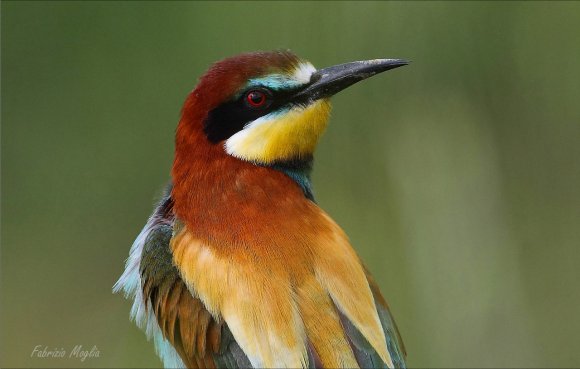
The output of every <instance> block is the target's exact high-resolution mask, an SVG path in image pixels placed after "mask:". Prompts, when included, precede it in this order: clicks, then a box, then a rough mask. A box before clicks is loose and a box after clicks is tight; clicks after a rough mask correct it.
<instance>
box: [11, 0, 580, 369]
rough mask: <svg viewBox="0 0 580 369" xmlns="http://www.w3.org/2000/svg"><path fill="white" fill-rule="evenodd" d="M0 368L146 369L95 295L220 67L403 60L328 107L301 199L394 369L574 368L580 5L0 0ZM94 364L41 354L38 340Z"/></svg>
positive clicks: (137, 338)
mask: <svg viewBox="0 0 580 369" xmlns="http://www.w3.org/2000/svg"><path fill="white" fill-rule="evenodd" d="M1 11H2V18H1V22H2V29H1V30H2V39H1V41H2V76H1V77H2V91H1V92H2V142H1V144H2V209H1V210H2V250H1V278H2V285H1V288H2V289H1V293H2V295H1V298H2V305H1V309H2V310H1V324H2V326H1V339H2V341H1V351H0V358H1V359H0V366H2V367H7V366H8V367H24V366H34V367H151V366H160V365H161V364H160V362H159V361H158V359H157V358H156V356H155V354H154V351H153V347H152V344H151V343H150V342H147V341H146V339H145V336H144V334H142V332H140V331H139V330H138V328H136V327H135V326H134V325H133V324H132V323H130V322H129V319H128V315H129V309H130V303H129V302H128V301H126V300H124V299H123V298H122V296H120V295H112V293H111V286H112V285H113V283H114V282H115V280H116V279H117V278H118V276H119V275H120V274H121V272H122V270H123V263H124V260H125V258H126V257H127V255H128V251H129V247H130V245H131V243H132V241H133V239H134V238H135V236H136V235H137V233H138V232H139V230H140V229H141V227H142V226H143V224H144V223H145V221H146V219H147V217H148V215H149V214H150V212H151V209H152V205H153V203H154V199H155V198H156V197H157V196H158V194H159V192H160V189H161V188H162V186H163V184H164V183H165V182H166V181H167V180H168V178H169V170H170V166H171V163H172V156H173V135H174V129H175V126H176V123H177V119H178V114H179V111H180V108H181V104H182V102H183V100H184V98H185V96H186V94H187V93H188V92H189V91H190V90H191V89H192V88H193V87H194V86H195V84H196V81H197V78H198V77H199V76H200V74H202V73H203V72H204V71H205V70H206V69H207V67H208V66H209V65H210V64H211V63H212V62H213V61H216V60H218V59H221V58H224V57H226V56H230V55H234V54H237V53H240V52H243V51H252V50H258V49H262V50H269V49H277V48H290V49H292V50H293V51H295V52H296V53H297V54H299V55H301V56H303V57H305V58H307V59H309V60H310V61H311V62H312V63H314V64H315V65H316V66H319V67H322V66H328V65H332V64H336V63H342V62H347V61H352V60H359V59H367V58H377V57H397V58H407V59H410V60H412V61H413V63H412V65H411V66H409V67H405V68H401V69H397V70H396V71H392V72H389V73H387V74H385V75H381V76H379V77H375V78H373V79H371V80H369V81H366V82H364V83H361V84H360V85H357V86H355V87H353V88H351V89H349V90H347V91H345V92H343V93H341V94H339V95H338V96H337V97H336V98H334V110H333V118H332V121H331V125H330V127H329V130H328V132H327V134H326V135H325V137H324V139H323V140H322V142H321V145H320V147H319V150H318V153H317V154H318V156H317V162H316V167H315V173H314V184H315V191H316V195H317V199H318V201H319V203H320V204H321V206H322V207H323V208H324V209H326V210H327V211H328V212H329V213H330V214H331V215H332V216H333V217H334V218H335V219H336V220H337V221H338V223H339V224H341V225H342V226H343V228H344V229H345V230H346V232H347V233H348V234H349V235H350V237H351V239H352V242H353V244H354V245H355V247H356V249H357V250H358V252H359V253H360V255H361V256H362V258H363V259H364V260H365V261H366V263H367V264H368V265H369V267H370V269H371V270H372V272H373V273H374V274H375V276H376V278H377V280H378V281H379V283H380V285H381V288H382V290H383V293H384V294H385V295H386V297H387V298H388V300H389V301H390V303H391V305H392V310H393V311H394V314H395V317H396V319H397V322H398V324H399V327H400V329H401V331H402V334H403V337H404V339H405V342H406V345H407V348H408V351H409V357H408V363H409V365H410V366H412V367H496V366H502V367H505V366H511V367H528V366H530V367H556V366H558V367H578V366H580V350H579V348H580V318H579V313H580V307H579V306H580V283H579V281H580V272H579V267H580V250H579V248H580V163H579V159H580V68H579V67H578V65H579V60H580V46H579V45H580V3H578V2H562V3H548V2H532V3H525V2H510V3H498V2H489V3H487V2H409V3H403V2H320V3H309V2H287V3H286V2H284V3H282V2H278V3H267V2H235V3H234V2H229V3H214V2H195V3H190V2H177V3H169V2H144V3H138V2H130V3H123V2H118V3H117V2H103V3H96V2H95V3H87V2H62V3H59V2H48V3H36V2H24V3H19V2H7V1H4V2H2V8H1ZM78 344H81V345H83V347H84V348H85V349H90V348H91V347H92V346H93V345H96V346H97V348H98V349H99V351H100V357H99V358H93V359H87V360H86V361H84V362H81V361H79V360H77V359H39V358H35V357H31V353H32V350H33V348H34V347H35V346H36V345H41V346H42V347H44V346H48V347H49V349H54V348H57V349H61V348H63V349H65V350H67V351H70V350H71V348H72V347H74V346H75V345H78Z"/></svg>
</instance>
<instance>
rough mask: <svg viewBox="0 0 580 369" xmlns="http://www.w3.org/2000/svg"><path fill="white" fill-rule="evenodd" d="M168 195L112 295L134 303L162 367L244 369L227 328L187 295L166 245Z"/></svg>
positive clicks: (170, 224) (170, 213) (169, 225)
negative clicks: (122, 293) (123, 295)
mask: <svg viewBox="0 0 580 369" xmlns="http://www.w3.org/2000/svg"><path fill="white" fill-rule="evenodd" d="M169 193H170V189H168V190H167V191H166V195H165V196H164V198H163V199H162V200H161V202H160V203H159V204H158V206H157V208H156V210H155V212H154V214H153V215H152V216H151V218H150V220H149V222H148V223H147V225H146V226H145V229H144V230H143V232H142V233H141V235H140V236H139V237H138V239H137V240H136V243H135V245H134V247H132V249H131V255H130V258H129V259H128V261H127V266H126V271H125V273H124V274H123V276H122V277H121V279H119V282H117V284H116V285H115V287H114V291H115V292H117V291H120V290H121V289H123V290H124V291H125V293H126V295H127V297H132V298H134V299H135V301H134V306H133V309H132V311H133V314H134V317H135V318H136V319H137V322H138V324H139V326H141V327H143V328H145V327H146V328H147V332H148V334H150V335H151V336H153V337H154V338H155V343H156V346H157V350H158V353H159V354H160V356H161V357H162V358H163V359H164V362H165V366H166V367H176V366H185V367H188V368H215V367H216V364H217V363H227V365H226V367H228V368H248V367H250V365H249V361H248V359H247V358H246V356H245V355H244V353H243V352H242V350H241V349H240V347H239V345H237V343H236V342H235V340H234V338H233V336H232V335H231V333H230V332H229V329H228V327H227V325H226V324H225V323H224V322H223V321H216V320H215V319H214V318H213V317H212V316H211V314H210V313H209V312H208V310H207V309H206V308H205V306H204V305H203V303H202V302H201V300H200V299H199V298H196V297H194V296H193V295H192V294H191V292H190V291H189V289H188V288H187V286H186V285H185V283H184V281H183V280H182V278H181V276H180V273H179V270H178V269H177V267H176V266H175V265H174V263H173V256H172V253H171V249H170V246H169V244H170V241H171V238H172V235H173V225H174V220H175V218H174V215H173V211H172V209H173V201H172V199H171V197H170V195H169ZM136 281H138V282H137V283H136ZM169 344H170V345H171V346H172V347H173V348H171V346H169ZM168 350H174V351H175V352H176V353H177V355H179V357H180V358H181V362H179V360H174V359H171V358H172V354H171V353H170V352H168ZM169 359H171V360H169ZM220 366H221V365H220Z"/></svg>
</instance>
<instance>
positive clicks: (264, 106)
mask: <svg viewBox="0 0 580 369" xmlns="http://www.w3.org/2000/svg"><path fill="white" fill-rule="evenodd" d="M406 64H407V62H405V61H404V60H399V59H376V60H368V61H357V62H352V63H346V64H341V65H336V66H333V67H330V68H324V69H320V70H316V69H315V68H314V67H313V66H312V64H310V63H309V62H307V61H305V60H302V59H299V58H298V57H297V56H295V55H294V54H292V53H290V52H286V51H275V52H256V53H247V54H242V55H238V56H236V57H232V58H228V59H225V60H222V61H219V62H217V63H215V64H214V65H213V66H211V67H210V69H209V70H208V71H207V72H206V73H205V75H203V76H202V77H201V79H200V81H199V83H198V85H197V87H196V88H195V89H194V90H193V91H192V92H191V93H190V94H189V96H188V97H187V99H186V101H185V105H184V107H183V110H182V113H181V119H180V121H179V124H178V127H177V132H176V139H175V159H174V162H173V168H172V171H171V176H172V182H171V184H170V185H169V186H168V188H167V190H166V193H165V195H164V196H163V198H162V200H161V201H160V202H159V204H158V205H157V208H156V209H155V211H154V213H153V215H152V216H151V217H150V218H149V221H148V222H147V224H146V225H145V227H144V228H143V230H142V231H141V233H140V234H139V236H138V237H137V239H136V240H135V243H134V244H133V246H132V247H131V251H130V255H129V258H128V259H127V263H126V268H125V272H124V273H123V275H122V276H121V278H120V279H119V281H118V282H117V283H116V285H115V287H114V290H115V291H119V290H124V292H125V294H126V296H128V297H130V298H132V299H134V302H133V308H132V310H131V316H132V318H134V319H135V320H136V322H137V324H138V325H139V326H140V327H142V328H144V329H145V330H146V332H147V335H148V336H149V337H153V339H154V342H155V346H156V349H157V352H158V354H159V356H160V357H161V359H162V360H163V362H164V365H165V366H166V367H189V368H202V367H209V368H213V367H227V368H249V367H254V368H262V367H268V368H282V367H284V368H306V367H311V368H357V367H361V368H362V367H365V368H368V367H373V368H379V367H381V368H382V367H389V368H392V367H404V366H405V361H404V359H405V355H406V353H405V349H404V347H403V342H402V341H401V337H400V336H399V333H398V331H397V327H396V325H395V323H394V321H393V318H392V317H391V314H390V312H389V308H388V306H387V303H386V302H385V300H384V298H383V296H382V295H381V293H380V291H379V288H378V287H377V284H376V283H375V281H374V280H373V278H372V277H371V275H370V274H369V272H368V270H366V269H365V267H364V266H363V264H362V262H361V260H360V259H359V257H358V256H357V254H356V253H355V251H354V250H353V248H352V247H351V245H350V243H349V240H348V238H347V236H346V235H345V233H344V232H343V231H342V229H341V228H340V227H339V226H338V225H337V224H336V223H335V222H334V221H333V220H332V219H331V218H330V217H329V216H328V215H327V214H326V213H325V212H324V211H323V210H322V209H321V208H319V207H318V206H317V204H316V202H315V201H314V197H313V193H312V188H311V183H310V171H311V168H312V156H313V153H314V149H315V147H316V144H317V142H318V139H319V138H320V136H321V134H322V133H323V131H324V129H325V128H326V125H327V123H328V118H329V113H330V103H329V98H330V97H331V96H332V95H334V94H335V93H337V92H339V91H340V90H342V89H344V88H346V87H348V86H350V85H352V84H354V83H356V82H358V81H361V80H363V79H365V78H368V77H370V76H373V75H375V74H377V73H381V72H384V71H387V70H389V69H393V68H397V67H400V66H403V65H406Z"/></svg>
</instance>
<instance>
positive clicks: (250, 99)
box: [246, 90, 269, 108]
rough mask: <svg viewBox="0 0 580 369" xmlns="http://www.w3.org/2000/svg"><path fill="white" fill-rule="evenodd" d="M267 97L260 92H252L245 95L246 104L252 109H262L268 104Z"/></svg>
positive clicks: (264, 93)
mask: <svg viewBox="0 0 580 369" xmlns="http://www.w3.org/2000/svg"><path fill="white" fill-rule="evenodd" d="M268 97H269V96H268V95H267V94H266V92H264V91H261V90H252V91H249V92H248V93H246V103H247V104H248V106H250V107H252V108H264V107H265V106H266V105H267V104H266V103H267V102H268Z"/></svg>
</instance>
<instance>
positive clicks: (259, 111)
mask: <svg viewBox="0 0 580 369" xmlns="http://www.w3.org/2000/svg"><path fill="white" fill-rule="evenodd" d="M406 64H407V62H406V61H404V60H399V59H376V60H368V61H356V62H352V63H346V64H340V65H336V66H333V67H329V68H324V69H320V70H316V68H314V67H313V66H312V64H310V63H309V62H308V61H306V60H303V59H300V58H298V57H297V56H296V55H294V54H292V53H290V52H288V51H275V52H256V53H247V54H242V55H238V56H235V57H232V58H228V59H224V60H222V61H219V62H217V63H215V64H214V65H213V66H212V67H211V68H210V69H209V70H208V71H207V72H206V74H205V75H204V76H203V77H202V78H201V80H200V82H199V84H198V85H197V87H196V88H195V90H193V92H192V93H191V94H190V95H189V97H188V99H187V101H186V104H185V106H184V109H183V113H182V114H183V115H182V119H181V121H180V124H179V127H178V131H177V140H176V146H177V147H176V149H177V151H178V152H179V150H180V147H182V148H183V147H186V146H191V145H196V146H198V145H204V146H212V147H214V148H215V147H216V146H217V147H219V148H220V150H223V153H225V154H227V155H229V156H232V157H235V158H238V159H240V160H243V161H247V162H252V163H256V164H259V165H274V164H276V163H283V162H289V161H295V160H307V159H309V158H311V156H312V154H313V152H314V149H315V147H316V145H317V143H318V140H319V138H320V136H321V134H322V133H323V132H324V129H325V128H326V125H327V122H328V118H329V114H330V103H329V98H330V97H331V96H332V95H334V94H335V93H337V92H339V91H341V90H343V89H344V88H346V87H348V86H351V85H352V84H354V83H356V82H358V81H361V80H363V79H366V78H368V77H371V76H373V75H375V74H378V73H381V72H384V71H387V70H389V69H393V68H397V67H400V66H403V65H406ZM194 137H195V138H194ZM199 140H203V141H205V142H204V143H201V142H199ZM195 141H198V142H195ZM206 144H209V145H206ZM185 151H187V150H185Z"/></svg>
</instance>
